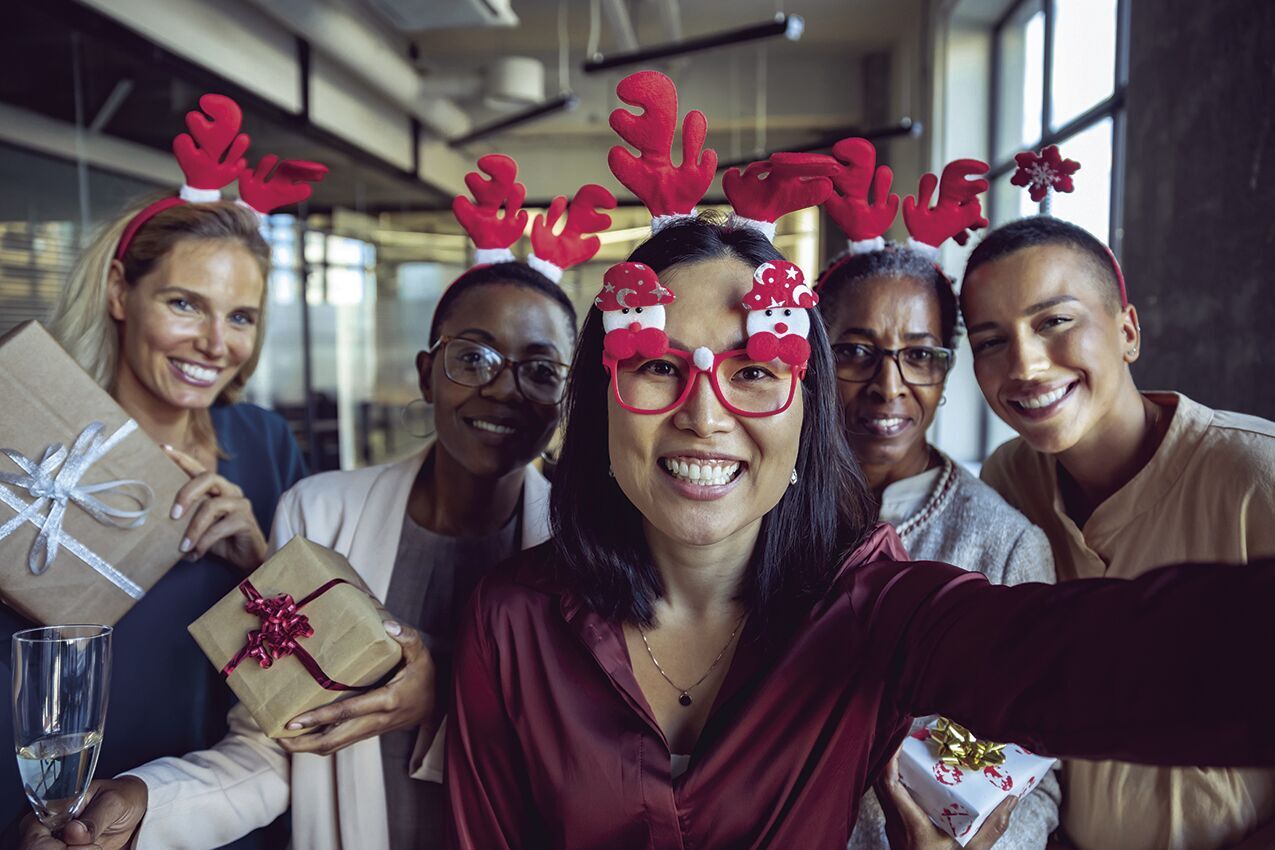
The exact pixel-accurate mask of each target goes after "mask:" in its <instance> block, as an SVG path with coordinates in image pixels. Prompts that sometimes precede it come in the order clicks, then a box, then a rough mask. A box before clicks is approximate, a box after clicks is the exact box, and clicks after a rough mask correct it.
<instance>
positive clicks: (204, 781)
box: [129, 448, 549, 850]
mask: <svg viewBox="0 0 1275 850" xmlns="http://www.w3.org/2000/svg"><path fill="white" fill-rule="evenodd" d="M428 453H429V448H426V449H425V450H424V451H422V452H421V453H419V454H417V455H415V456H413V457H411V458H409V459H407V460H405V461H401V462H399V463H394V464H388V465H384V466H376V467H369V468H367V469H358V470H353V471H350V472H327V473H322V474H320V475H315V476H313V477H311V478H307V479H305V480H304V481H302V482H300V483H299V484H297V486H295V487H293V488H292V489H291V490H289V491H288V492H287V493H285V494H284V495H283V497H282V499H280V501H279V507H278V509H277V511H276V513H275V520H274V529H273V531H272V533H271V535H270V547H271V551H274V550H276V549H278V548H279V547H280V546H282V545H283V544H284V543H287V542H288V541H289V540H291V539H292V538H293V537H294V536H296V535H298V534H300V535H302V536H304V537H306V538H307V539H309V540H313V541H314V542H316V543H319V544H321V545H323V546H327V547H329V548H331V549H335V550H336V551H337V552H340V553H341V554H343V555H345V556H346V557H347V558H349V560H350V564H351V565H352V566H353V567H354V569H355V570H357V571H358V573H359V574H360V575H361V576H362V577H363V579H364V581H366V582H367V584H368V587H369V588H370V589H371V590H372V593H373V594H375V595H376V596H377V597H378V598H380V599H384V598H385V594H386V592H387V591H388V590H389V585H390V576H391V574H392V572H393V569H394V559H395V556H396V555H397V553H398V543H399V534H400V532H401V530H402V524H403V516H404V514H405V513H406V511H407V499H408V495H409V493H410V491H411V487H412V482H413V481H414V480H415V478H416V474H417V473H418V472H419V471H420V468H421V464H422V463H423V462H424V460H425V457H426V455H427V454H428ZM522 506H523V507H522V511H523V513H522V541H521V542H522V546H523V548H530V547H532V546H536V545H539V544H540V543H543V542H544V541H546V540H548V539H549V482H548V481H547V480H546V479H545V478H544V476H543V475H541V474H540V472H539V471H537V470H536V469H535V468H534V467H528V468H527V476H526V482H525V483H524V485H523V500H522ZM432 567H433V564H432V563H430V564H422V565H421V569H425V570H429V569H431V568H432ZM228 720H229V723H230V731H229V732H228V733H227V735H226V737H225V738H223V739H222V740H221V741H220V742H218V743H217V744H216V746H214V747H213V748H212V749H210V750H202V751H200V752H195V753H190V754H188V755H186V756H183V757H181V758H162V759H157V760H156V761H153V762H150V763H148V764H145V765H143V766H141V767H139V768H137V769H135V770H132V771H129V775H132V776H137V777H139V778H141V779H142V780H143V781H144V782H145V783H146V786H147V788H148V789H149V794H150V798H149V806H148V808H147V812H146V818H145V819H144V820H143V821H142V826H141V829H140V830H139V831H138V834H137V836H136V842H135V847H136V848H138V850H210V848H216V847H220V846H222V845H223V844H228V843H230V842H231V841H234V840H235V839H237V838H240V837H241V836H243V835H246V834H247V833H248V832H250V831H252V830H254V829H257V828H259V827H262V826H265V825H266V824H269V823H270V822H271V821H273V820H274V819H275V818H276V817H278V816H279V815H281V814H283V813H284V812H285V811H286V810H287V809H288V806H289V805H291V807H292V835H293V838H292V844H293V846H294V847H296V848H304V850H389V833H388V828H387V825H386V823H387V813H386V804H385V782H384V778H383V774H382V766H381V746H380V741H379V740H377V739H371V740H367V741H360V742H359V743H357V744H354V745H353V746H350V747H347V748H346V749H344V750H342V751H341V752H339V753H336V754H335V755H332V756H316V755H310V754H298V755H295V756H291V757H290V756H289V754H288V753H287V752H285V751H284V750H283V749H281V748H280V747H279V746H278V745H277V744H276V743H275V742H274V741H273V740H271V739H270V738H267V737H266V736H265V735H264V734H262V732H261V730H260V729H259V728H258V727H257V725H256V723H254V722H253V720H252V718H251V716H249V715H248V713H247V712H246V711H244V710H243V708H242V707H240V706H236V707H235V708H234V709H232V710H231V712H230V715H229V717H228ZM445 722H446V721H445V720H444V723H445ZM445 739H446V730H445V728H440V729H439V730H438V732H437V734H435V735H434V736H432V739H431V738H427V736H426V735H425V734H424V730H422V734H421V737H420V739H419V740H418V741H417V744H416V747H417V750H416V755H415V757H414V758H413V763H415V762H416V760H417V759H419V758H420V757H421V755H422V753H424V759H423V761H422V762H421V766H420V768H419V769H417V770H416V772H414V773H413V774H412V776H413V778H415V779H420V780H422V781H433V782H441V781H442V778H443V773H442V765H443V758H442V755H443V754H442V743H443V741H444V740H445Z"/></svg>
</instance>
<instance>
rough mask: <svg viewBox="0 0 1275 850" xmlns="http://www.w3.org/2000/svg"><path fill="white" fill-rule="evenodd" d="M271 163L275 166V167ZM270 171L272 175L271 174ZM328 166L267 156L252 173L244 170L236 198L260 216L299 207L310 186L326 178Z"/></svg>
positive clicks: (311, 190) (308, 192)
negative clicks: (295, 205)
mask: <svg viewBox="0 0 1275 850" xmlns="http://www.w3.org/2000/svg"><path fill="white" fill-rule="evenodd" d="M275 163H278V164H279V167H278V168H275ZM272 169H273V171H274V173H273V174H272V173H271V170H272ZM327 173H328V167H327V166H326V165H322V164H320V163H317V162H309V161H307V160H303V159H285V160H284V161H283V162H279V157H277V156H275V155H274V154H267V155H266V156H263V157H262V158H261V162H259V163H257V167H256V168H255V169H253V170H252V171H244V173H243V176H242V177H240V178H239V197H240V198H242V199H243V202H244V203H245V204H247V205H248V206H250V207H252V208H253V209H254V210H256V211H257V212H259V213H261V214H262V215H269V214H270V212H272V211H273V210H276V209H278V208H279V207H286V206H288V205H289V204H299V203H301V202H302V201H304V200H305V199H306V198H308V197H310V195H311V194H312V193H313V192H314V187H313V186H312V185H310V184H312V183H318V182H319V181H321V180H322V179H323V178H324V177H325V176H327Z"/></svg>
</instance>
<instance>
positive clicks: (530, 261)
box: [527, 254, 562, 283]
mask: <svg viewBox="0 0 1275 850" xmlns="http://www.w3.org/2000/svg"><path fill="white" fill-rule="evenodd" d="M527 265H529V266H531V267H532V268H533V269H535V270H536V271H538V272H540V273H541V274H542V275H544V276H545V277H547V278H549V279H550V280H551V281H553V282H554V283H562V269H560V268H558V267H557V266H555V265H554V264H553V263H551V262H549V261H548V260H542V259H540V258H539V257H537V256H536V255H535V254H532V255H531V256H530V257H528V258H527Z"/></svg>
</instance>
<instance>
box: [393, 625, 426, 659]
mask: <svg viewBox="0 0 1275 850" xmlns="http://www.w3.org/2000/svg"><path fill="white" fill-rule="evenodd" d="M383 625H384V626H385V633H386V634H387V635H389V636H390V637H392V638H393V639H394V642H395V643H397V644H398V645H399V646H401V647H402V648H403V655H404V657H405V658H407V659H408V660H409V661H410V660H412V659H414V658H416V657H418V656H420V655H421V654H422V653H425V652H427V650H426V649H425V644H424V642H423V641H422V640H421V633H420V632H418V631H417V630H416V629H414V628H412V627H411V626H408V625H404V624H403V623H400V622H398V621H397V620H386V621H385V622H384V624H383Z"/></svg>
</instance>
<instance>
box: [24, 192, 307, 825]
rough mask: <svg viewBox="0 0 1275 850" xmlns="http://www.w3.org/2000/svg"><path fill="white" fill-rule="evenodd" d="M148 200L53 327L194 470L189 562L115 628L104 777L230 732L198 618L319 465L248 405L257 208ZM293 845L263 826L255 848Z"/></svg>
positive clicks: (258, 325) (262, 277)
mask: <svg viewBox="0 0 1275 850" xmlns="http://www.w3.org/2000/svg"><path fill="white" fill-rule="evenodd" d="M148 200H149V201H150V203H145V202H143V203H138V204H136V205H135V206H133V207H132V208H130V209H128V210H126V211H125V212H124V213H123V214H122V215H120V216H119V217H118V218H117V219H116V220H115V221H114V222H112V223H111V224H109V225H108V226H107V227H105V228H104V229H103V230H102V231H101V232H100V233H99V234H98V235H97V237H96V238H95V240H94V242H93V243H92V244H91V245H90V246H89V248H88V249H87V250H86V251H85V253H84V254H83V255H82V256H81V258H80V260H79V262H78V263H77V265H76V268H75V270H74V272H73V273H72V276H71V278H70V280H69V281H68V282H67V285H66V287H65V288H64V289H63V291H62V294H61V298H60V300H59V302H58V305H57V307H56V308H55V311H54V313H53V315H52V317H51V321H50V328H51V330H52V331H53V333H54V335H55V336H56V337H57V339H58V340H59V341H60V342H61V343H62V345H63V346H64V347H65V348H66V349H67V350H68V352H70V354H71V355H72V356H73V357H74V358H75V359H76V361H77V362H78V363H79V364H80V366H81V367H83V368H84V369H85V371H87V372H88V373H89V374H90V375H91V376H92V377H93V378H94V379H95V380H96V381H97V382H98V383H99V384H100V385H101V386H102V387H104V388H105V389H107V390H108V391H109V392H110V393H111V395H112V396H113V397H114V398H115V400H116V401H117V402H118V403H119V404H120V406H121V407H123V408H124V410H125V411H127V412H128V414H129V415H130V416H131V417H133V418H134V419H135V420H136V421H137V422H138V424H139V425H140V426H141V427H142V429H143V430H144V431H145V432H146V433H147V435H149V436H150V437H151V438H152V439H153V440H155V441H156V442H158V443H161V444H163V445H164V446H165V447H166V448H167V449H168V451H169V455H170V457H171V458H172V459H173V461H174V462H175V463H177V464H178V465H179V466H180V467H182V469H184V470H185V471H186V472H187V473H188V474H189V475H190V482H189V483H188V484H187V485H186V487H185V488H183V490H182V491H181V492H180V493H178V495H177V498H176V500H175V502H174V504H173V505H171V506H164V509H165V510H169V509H171V513H172V516H173V517H174V518H187V519H188V524H187V531H186V537H185V540H184V541H183V542H182V544H181V550H180V551H177V550H174V552H173V553H172V559H173V560H178V559H179V558H181V557H182V556H183V555H184V556H185V559H184V560H183V561H182V562H180V563H178V564H177V566H175V567H173V569H171V570H170V571H169V572H168V573H167V574H166V575H165V576H164V578H163V579H161V580H160V581H159V582H158V583H157V584H156V585H155V586H154V587H153V588H152V589H151V590H150V591H149V592H148V593H147V595H146V596H145V597H144V598H143V599H142V600H141V601H140V602H139V603H138V604H137V605H136V606H134V607H133V609H132V610H130V611H129V613H128V614H127V615H126V616H125V617H124V618H123V619H121V620H120V622H119V623H118V624H117V625H116V627H115V635H114V640H115V658H116V662H115V667H114V673H113V675H112V679H111V689H112V692H111V697H110V699H111V731H110V733H109V734H108V735H107V736H106V740H105V742H104V744H103V747H102V752H101V756H100V762H99V766H98V773H99V775H103V776H114V775H115V774H117V773H119V772H121V771H123V770H125V769H127V768H130V767H133V766H135V765H137V764H139V763H142V762H145V761H149V760H151V759H155V758H159V757H161V756H172V755H180V754H182V753H185V752H188V751H190V750H192V749H199V748H201V747H206V746H209V745H211V744H212V743H213V742H215V741H216V740H218V739H219V738H220V737H221V735H222V733H223V732H224V731H225V729H226V721H225V718H226V712H227V711H228V710H229V707H230V699H229V692H228V690H227V688H226V686H225V683H224V682H223V681H222V680H221V679H220V677H218V676H217V675H216V671H214V670H211V669H210V668H209V666H208V663H207V660H206V659H204V658H203V657H202V654H201V653H200V651H199V649H198V647H197V646H195V645H194V643H193V642H192V641H190V640H189V638H188V636H187V635H186V625H187V624H189V623H190V622H192V621H193V620H194V619H195V618H196V617H198V616H199V615H200V614H202V613H203V612H204V611H205V610H206V609H207V608H208V607H209V606H211V605H212V604H213V603H214V602H216V601H217V600H218V599H220V598H221V597H222V596H224V595H225V594H226V593H228V592H229V591H230V590H231V589H233V588H234V586H235V585H236V584H237V583H238V582H239V581H240V580H241V579H242V578H243V576H244V575H245V573H246V572H249V571H251V570H253V569H255V568H256V567H257V566H258V565H260V563H261V562H262V559H263V558H264V556H265V554H266V539H265V534H264V533H263V529H268V528H269V527H270V523H271V519H272V517H273V516H274V512H275V506H276V504H277V503H278V501H279V497H280V496H281V495H282V493H283V492H284V491H285V490H286V489H288V488H289V487H291V486H292V485H293V484H295V483H296V482H297V481H298V480H300V479H301V477H302V476H303V475H304V474H305V469H304V464H303V462H302V459H301V453H300V451H299V449H298V448H297V445H296V442H295V440H294V439H293V437H292V434H291V431H290V429H289V428H288V425H287V423H286V422H284V420H283V419H282V417H280V416H278V415H277V414H274V413H273V412H271V411H267V410H264V409H262V408H260V407H256V406H254V405H250V404H245V403H238V401H237V400H238V397H239V394H240V392H241V390H242V389H243V387H244V385H245V384H246V383H247V381H248V379H249V378H250V376H251V375H252V372H253V369H254V368H255V366H256V363H257V358H258V356H259V353H260V351H261V345H262V342H263V338H264V334H265V328H264V321H263V320H264V316H263V315H262V307H263V304H264V303H265V298H266V281H267V277H268V272H269V261H270V254H269V249H268V247H267V245H266V243H265V241H264V240H263V239H262V237H261V235H260V233H259V224H258V216H257V213H255V212H253V211H252V210H251V209H248V208H246V207H244V206H241V205H239V204H236V203H233V202H230V201H212V202H206V203H182V204H174V203H172V201H173V200H175V199H173V198H168V199H161V200H159V201H156V200H155V199H148ZM156 209H158V212H156V213H155V214H154V215H151V216H148V217H145V218H143V213H144V212H146V211H152V210H156ZM139 221H141V224H140V226H139V225H138V224H137V222H139ZM126 231H127V232H128V233H129V236H128V237H127V238H125V233H126ZM2 616H3V618H4V622H3V623H2V624H0V627H2V628H5V629H8V630H13V629H16V628H21V627H22V624H20V623H18V622H16V617H15V616H14V615H12V613H11V612H9V611H7V610H5V611H4V612H3V615H2ZM157 671H162V673H160V674H159V675H162V677H163V687H160V686H159V685H158V683H157V681H156V678H155V677H156V675H157ZM7 705H8V703H7V701H5V702H3V703H0V706H7ZM6 710H7V709H6V708H0V713H3V712H4V711H6ZM0 720H2V718H0ZM6 780H7V777H6ZM7 787H8V789H9V792H10V793H9V794H8V795H7V796H6V797H5V799H9V800H13V799H17V798H20V797H21V794H20V788H21V786H20V785H19V784H18V780H17V776H16V774H14V775H13V778H12V780H11V781H8V785H7ZM279 841H280V837H279V836H278V835H274V834H258V835H257V836H254V837H250V838H248V839H246V840H245V842H244V843H243V844H242V845H240V846H241V847H244V848H248V847H265V846H276V845H277V844H278V843H279ZM6 846H8V845H6Z"/></svg>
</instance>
